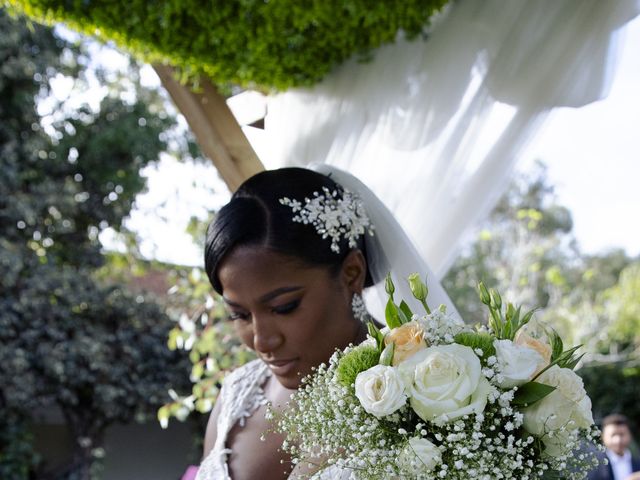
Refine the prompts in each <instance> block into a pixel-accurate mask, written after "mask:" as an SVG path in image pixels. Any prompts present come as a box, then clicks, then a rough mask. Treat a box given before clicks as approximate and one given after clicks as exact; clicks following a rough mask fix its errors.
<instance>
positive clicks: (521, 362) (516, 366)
mask: <svg viewBox="0 0 640 480" xmlns="http://www.w3.org/2000/svg"><path fill="white" fill-rule="evenodd" d="M493 346H494V347H495V349H496V359H497V360H498V365H499V366H500V373H501V374H502V377H503V378H504V381H503V382H502V383H501V384H500V386H501V387H504V388H513V387H517V386H518V385H522V384H523V383H526V382H528V381H529V380H531V379H532V378H533V377H534V375H535V374H536V372H537V371H538V367H539V365H540V364H542V363H543V362H544V360H543V358H542V356H541V355H540V354H539V353H538V352H537V351H535V350H533V349H532V348H529V347H527V346H524V345H518V344H515V343H513V342H512V341H511V340H494V342H493Z"/></svg>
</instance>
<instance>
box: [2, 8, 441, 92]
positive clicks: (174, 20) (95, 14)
mask: <svg viewBox="0 0 640 480" xmlns="http://www.w3.org/2000/svg"><path fill="white" fill-rule="evenodd" d="M3 3H4V4H6V0H5V2H3ZM8 3H9V5H10V6H11V8H13V9H15V10H19V11H21V12H23V13H25V14H26V15H28V16H30V17H32V18H34V19H35V20H37V21H43V22H46V23H49V24H51V23H54V22H64V23H65V24H67V25H68V26H69V27H70V28H72V29H74V30H77V31H80V32H82V33H86V34H88V35H94V36H97V37H99V38H101V39H103V40H110V41H114V42H115V43H116V44H117V45H119V46H120V47H122V48H125V49H127V50H128V51H130V52H132V53H134V54H135V55H136V56H138V57H139V58H141V59H143V60H144V61H147V62H152V63H153V62H159V63H169V64H171V65H173V66H176V67H178V68H179V70H180V71H181V73H182V75H183V78H184V79H185V80H187V79H191V80H195V79H197V77H198V76H199V75H205V76H206V77H209V78H211V79H212V80H213V81H214V82H215V83H217V84H221V85H228V84H232V85H240V86H243V87H244V86H260V87H262V88H265V89H272V88H276V89H286V88H289V87H292V86H301V85H312V84H314V83H316V82H318V81H319V80H320V79H322V78H323V77H324V76H325V75H326V74H327V73H329V72H330V71H331V70H332V69H333V68H335V67H336V66H337V65H340V64H341V63H342V62H344V61H345V60H347V59H349V58H351V57H353V56H355V57H356V58H358V59H360V60H366V59H368V58H370V56H371V52H372V51H373V50H374V49H376V48H377V47H379V46H380V45H383V44H385V43H390V42H393V41H394V40H395V39H396V36H397V35H398V31H399V30H402V31H404V32H405V34H406V36H407V37H408V38H415V37H418V36H420V35H421V34H423V33H424V32H425V28H426V26H427V25H428V23H429V20H430V19H431V17H432V16H433V15H434V14H435V13H436V12H438V11H439V10H440V9H441V8H442V7H443V6H444V5H445V4H446V3H447V1H446V0H410V1H405V2H399V3H389V2H385V1H380V0H376V1H369V2H365V1H363V0H349V1H324V2H308V1H307V2H298V1H294V0H293V1H292V0H278V1H270V2H267V1H263V0H228V1H208V2H193V1H187V0H173V1H166V0H165V1H160V2H143V1H133V2H129V1H116V2H113V1H112V2H95V1H94V2H91V1H73V2H59V1H56V0H12V1H9V2H8Z"/></svg>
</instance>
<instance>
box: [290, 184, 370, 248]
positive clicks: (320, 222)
mask: <svg viewBox="0 0 640 480" xmlns="http://www.w3.org/2000/svg"><path fill="white" fill-rule="evenodd" d="M280 203H281V204H282V205H286V206H288V207H291V210H292V211H293V213H294V214H295V216H294V217H293V221H294V222H297V223H303V224H305V225H307V224H311V225H313V226H314V227H315V229H316V232H318V234H320V235H321V236H322V238H330V239H331V251H333V252H335V253H340V246H339V243H340V240H341V239H342V238H346V239H347V240H348V241H349V247H350V248H356V247H357V246H358V243H357V240H358V237H360V236H362V235H364V234H365V233H369V235H373V231H374V227H373V224H372V223H371V220H370V219H369V217H368V215H367V212H366V211H365V209H364V205H363V203H362V200H360V197H358V196H357V195H356V194H354V193H351V192H350V191H349V190H342V198H340V197H339V194H338V191H337V190H333V191H331V190H329V189H328V188H327V187H323V188H322V193H319V192H313V198H305V199H304V204H303V203H302V202H300V201H298V200H292V199H290V198H287V197H284V198H281V199H280Z"/></svg>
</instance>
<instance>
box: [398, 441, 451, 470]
mask: <svg viewBox="0 0 640 480" xmlns="http://www.w3.org/2000/svg"><path fill="white" fill-rule="evenodd" d="M441 463H442V453H441V452H440V449H439V448H438V447H437V446H436V445H435V444H433V443H431V442H430V441H429V440H427V439H426V438H419V437H414V438H411V439H410V440H409V442H408V443H407V446H406V447H405V449H404V450H403V452H402V454H401V456H400V464H401V465H403V466H404V468H405V469H406V470H407V471H409V472H411V473H413V474H415V473H416V472H420V473H423V472H424V471H427V472H430V471H432V470H434V469H435V468H436V467H437V466H438V465H440V464H441Z"/></svg>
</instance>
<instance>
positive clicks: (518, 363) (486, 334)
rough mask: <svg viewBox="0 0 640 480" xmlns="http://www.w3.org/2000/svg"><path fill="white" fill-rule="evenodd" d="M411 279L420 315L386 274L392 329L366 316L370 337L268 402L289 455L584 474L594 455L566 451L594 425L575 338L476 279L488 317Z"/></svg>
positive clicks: (401, 469)
mask: <svg viewBox="0 0 640 480" xmlns="http://www.w3.org/2000/svg"><path fill="white" fill-rule="evenodd" d="M409 282H410V283H409V285H410V288H411V292H412V294H413V296H414V297H415V298H416V299H417V300H419V301H420V302H421V303H422V304H423V306H424V309H425V312H426V314H413V313H412V312H411V310H410V309H409V307H408V306H407V304H406V303H404V302H402V301H401V302H400V304H398V303H396V301H394V298H393V296H394V293H395V286H394V284H393V282H392V281H391V278H390V277H387V280H386V283H385V288H386V291H387V294H388V295H389V300H388V302H387V306H386V309H385V320H386V321H387V326H388V328H385V329H379V328H378V327H377V326H376V325H375V323H373V322H372V323H370V324H369V334H370V337H371V338H370V339H369V340H367V341H366V342H365V343H364V344H362V345H360V346H357V347H349V348H347V349H346V350H345V351H343V352H338V353H337V354H336V355H334V356H333V357H332V358H331V360H330V362H329V365H322V366H321V367H319V368H318V370H317V371H316V372H315V373H314V375H312V376H310V377H307V378H306V379H304V380H303V383H302V386H301V388H300V389H299V390H298V392H297V393H296V394H295V395H294V397H293V400H292V403H291V405H290V408H289V409H288V410H286V411H284V412H282V413H280V414H276V413H273V415H274V418H275V420H276V422H277V427H276V430H277V431H279V432H281V433H285V434H286V435H287V441H286V442H285V444H284V448H285V450H287V451H288V452H289V453H290V454H291V455H292V458H293V462H294V463H299V462H304V463H310V464H315V465H317V466H318V470H322V469H323V468H327V466H328V465H332V467H329V468H336V467H335V465H338V466H339V467H338V469H347V470H353V471H356V472H357V475H358V478H363V479H374V478H382V477H384V478H387V477H393V476H396V477H399V478H450V479H456V480H462V479H465V480H466V479H468V478H473V477H476V476H479V477H480V478H484V477H486V478H496V477H497V476H498V475H500V478H505V479H516V478H518V479H519V478H525V477H526V478H530V479H551V478H565V479H571V480H578V479H582V478H583V476H584V472H586V471H588V470H590V469H591V468H593V467H594V466H595V465H596V464H597V459H596V457H595V456H594V455H593V454H592V452H591V453H590V452H582V450H581V451H580V453H579V454H575V455H574V452H575V451H576V450H578V449H582V448H583V446H584V442H588V443H591V444H593V445H596V442H597V440H596V439H597V437H598V431H597V429H595V427H594V426H593V418H592V414H591V408H590V405H591V404H590V401H589V399H588V397H587V394H586V392H585V391H584V387H583V384H582V380H581V379H580V378H579V377H578V376H577V375H576V374H575V373H574V372H573V371H572V369H573V367H574V366H575V364H576V361H577V359H579V357H577V356H576V350H577V348H578V347H574V348H570V349H568V350H565V349H564V345H563V342H562V340H561V339H560V336H559V335H558V334H556V333H555V332H554V331H553V330H551V329H548V328H546V327H544V326H541V325H539V324H537V323H536V324H533V322H531V320H532V317H533V311H531V312H528V313H526V314H524V315H522V314H521V309H520V308H516V307H514V306H512V305H511V304H508V303H507V304H503V302H502V299H501V297H500V295H499V294H498V293H497V292H496V291H489V290H488V289H486V287H484V285H482V284H481V285H480V286H479V292H480V295H481V297H483V298H482V301H483V302H485V303H486V304H487V306H488V307H489V322H488V326H477V327H475V328H472V327H470V326H468V325H465V324H464V323H462V322H461V321H460V320H459V319H457V318H455V317H453V316H451V315H448V314H447V313H446V309H444V308H439V309H437V310H431V309H430V308H429V306H428V305H427V301H426V298H427V295H428V289H427V287H426V285H425V283H424V282H423V281H422V280H421V279H420V277H419V276H417V275H412V276H411V277H410V278H409ZM336 452H341V453H336ZM332 474H333V472H332Z"/></svg>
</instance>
